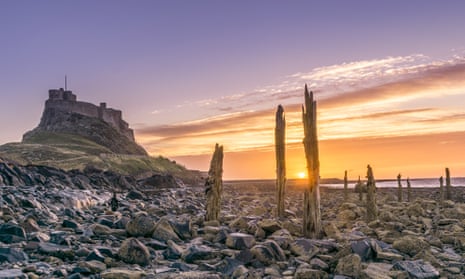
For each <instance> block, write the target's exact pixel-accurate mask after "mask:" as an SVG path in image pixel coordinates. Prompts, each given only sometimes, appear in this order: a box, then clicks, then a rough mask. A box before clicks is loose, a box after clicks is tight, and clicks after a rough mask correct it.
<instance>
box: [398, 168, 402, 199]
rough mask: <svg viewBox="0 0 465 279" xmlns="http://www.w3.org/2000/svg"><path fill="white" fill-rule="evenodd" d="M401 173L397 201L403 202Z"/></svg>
mask: <svg viewBox="0 0 465 279" xmlns="http://www.w3.org/2000/svg"><path fill="white" fill-rule="evenodd" d="M401 177H402V176H401V175H400V173H399V174H398V175H397V201H398V202H402V182H401V180H400V179H401Z"/></svg>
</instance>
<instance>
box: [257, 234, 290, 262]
mask: <svg viewBox="0 0 465 279" xmlns="http://www.w3.org/2000/svg"><path fill="white" fill-rule="evenodd" d="M250 252H251V253H252V255H253V257H254V258H255V259H256V260H258V261H259V262H261V263H263V264H265V265H270V264H273V263H275V262H277V261H285V260H286V254H285V253H284V251H283V250H282V249H281V247H279V245H278V244H277V243H276V242H274V241H273V240H267V241H265V242H264V243H263V244H258V245H255V246H254V247H252V249H250Z"/></svg>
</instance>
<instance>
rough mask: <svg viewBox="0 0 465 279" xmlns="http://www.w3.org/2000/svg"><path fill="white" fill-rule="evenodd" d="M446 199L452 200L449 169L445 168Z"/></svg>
mask: <svg viewBox="0 0 465 279" xmlns="http://www.w3.org/2000/svg"><path fill="white" fill-rule="evenodd" d="M446 199H448V200H450V199H452V185H451V184H450V171H449V168H446Z"/></svg>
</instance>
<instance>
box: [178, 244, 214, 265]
mask: <svg viewBox="0 0 465 279" xmlns="http://www.w3.org/2000/svg"><path fill="white" fill-rule="evenodd" d="M218 255H219V253H218V252H217V251H215V250H213V249H212V248H210V247H208V246H205V245H191V246H190V247H189V248H187V249H186V250H184V252H183V253H182V255H181V257H182V259H183V260H184V261H185V262H186V263H195V262H197V261H202V260H209V259H213V258H215V257H217V256H218Z"/></svg>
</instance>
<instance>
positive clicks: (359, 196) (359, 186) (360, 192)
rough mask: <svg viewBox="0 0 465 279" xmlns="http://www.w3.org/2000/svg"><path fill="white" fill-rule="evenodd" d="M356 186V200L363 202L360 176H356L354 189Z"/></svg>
mask: <svg viewBox="0 0 465 279" xmlns="http://www.w3.org/2000/svg"><path fill="white" fill-rule="evenodd" d="M357 186H358V200H359V201H363V184H362V180H361V179H360V175H359V176H358V181H357V185H356V186H355V187H357Z"/></svg>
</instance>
